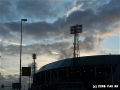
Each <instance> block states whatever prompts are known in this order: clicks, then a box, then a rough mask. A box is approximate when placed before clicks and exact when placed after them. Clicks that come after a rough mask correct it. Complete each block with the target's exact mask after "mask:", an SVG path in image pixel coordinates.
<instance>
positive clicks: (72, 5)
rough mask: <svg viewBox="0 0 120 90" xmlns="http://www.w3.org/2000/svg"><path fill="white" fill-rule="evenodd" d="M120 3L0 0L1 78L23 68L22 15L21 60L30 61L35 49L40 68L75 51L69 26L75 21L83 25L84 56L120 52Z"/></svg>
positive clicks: (114, 0)
mask: <svg viewBox="0 0 120 90" xmlns="http://www.w3.org/2000/svg"><path fill="white" fill-rule="evenodd" d="M119 9H120V0H0V56H1V57H0V73H1V74H0V78H1V80H3V81H4V82H5V80H4V79H5V78H4V77H3V76H6V77H7V78H8V79H10V78H15V77H18V74H19V60H20V34H21V19H27V22H22V28H23V37H22V39H23V48H22V49H23V51H22V66H25V67H26V66H30V65H31V63H32V62H33V60H32V53H36V54H37V59H36V63H37V69H39V68H40V67H41V66H43V65H45V64H47V63H50V62H53V61H57V60H61V59H65V58H70V57H72V55H73V40H74V39H73V35H72V34H70V26H73V25H76V24H82V25H83V32H82V33H80V34H79V42H80V56H90V55H105V54H109V53H111V54H120V48H119V47H120V39H119V38H120V10H119ZM14 80H15V79H14ZM16 82H18V81H16ZM0 83H2V82H0Z"/></svg>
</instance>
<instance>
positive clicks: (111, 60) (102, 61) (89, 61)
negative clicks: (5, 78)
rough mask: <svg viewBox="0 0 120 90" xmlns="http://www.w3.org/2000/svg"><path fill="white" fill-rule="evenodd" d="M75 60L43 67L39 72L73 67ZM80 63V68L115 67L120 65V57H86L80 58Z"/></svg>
mask: <svg viewBox="0 0 120 90" xmlns="http://www.w3.org/2000/svg"><path fill="white" fill-rule="evenodd" d="M72 60H73V58H68V59H63V60H59V61H55V62H52V63H49V64H46V65H44V66H42V67H41V68H40V69H39V70H38V72H41V71H46V70H50V69H56V68H62V67H71V66H72V65H73V61H72ZM76 60H78V63H79V65H80V66H84V65H113V64H119V63H120V55H96V56H84V57H78V58H77V59H76Z"/></svg>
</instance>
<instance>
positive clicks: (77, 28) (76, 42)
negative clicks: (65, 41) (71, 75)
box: [70, 24, 82, 66]
mask: <svg viewBox="0 0 120 90" xmlns="http://www.w3.org/2000/svg"><path fill="white" fill-rule="evenodd" d="M70 31H71V34H74V43H73V45H74V52H73V65H74V66H75V65H76V57H78V54H79V40H78V37H79V34H78V33H82V24H81V25H77V24H76V25H75V26H71V27H70Z"/></svg>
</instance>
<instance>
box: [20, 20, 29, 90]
mask: <svg viewBox="0 0 120 90" xmlns="http://www.w3.org/2000/svg"><path fill="white" fill-rule="evenodd" d="M22 21H27V19H21V41H20V80H19V83H20V88H19V90H21V56H22Z"/></svg>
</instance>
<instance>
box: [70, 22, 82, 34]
mask: <svg viewBox="0 0 120 90" xmlns="http://www.w3.org/2000/svg"><path fill="white" fill-rule="evenodd" d="M70 31H71V34H75V33H82V24H81V25H77V24H76V25H75V26H71V27H70Z"/></svg>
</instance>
